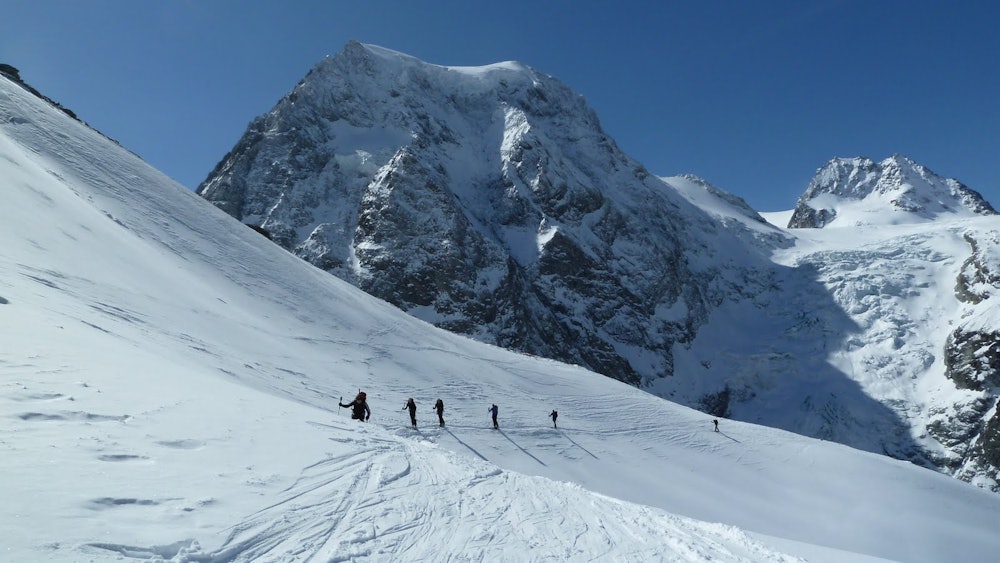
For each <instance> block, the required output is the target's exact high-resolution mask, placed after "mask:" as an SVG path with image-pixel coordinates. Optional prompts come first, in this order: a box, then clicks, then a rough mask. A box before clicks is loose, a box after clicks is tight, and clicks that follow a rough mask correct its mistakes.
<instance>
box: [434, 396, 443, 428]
mask: <svg viewBox="0 0 1000 563" xmlns="http://www.w3.org/2000/svg"><path fill="white" fill-rule="evenodd" d="M434 411H435V412H437V413H438V423H439V424H440V425H441V426H442V427H443V426H444V401H442V400H441V399H438V400H437V402H435V403H434Z"/></svg>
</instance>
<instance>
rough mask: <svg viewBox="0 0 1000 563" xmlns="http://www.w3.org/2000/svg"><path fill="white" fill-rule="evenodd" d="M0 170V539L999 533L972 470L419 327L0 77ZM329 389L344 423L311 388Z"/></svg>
mask: <svg viewBox="0 0 1000 563" xmlns="http://www.w3.org/2000/svg"><path fill="white" fill-rule="evenodd" d="M0 178H2V179H3V184H4V186H5V188H4V190H3V195H4V199H5V201H4V205H3V206H0V225H2V228H3V229H4V233H5V236H4V238H3V240H4V243H3V245H0V267H2V270H3V271H4V272H5V274H6V275H5V276H4V277H3V278H2V280H0V315H2V317H3V324H2V327H3V328H2V331H3V333H2V338H3V342H4V343H5V346H4V347H3V348H2V350H0V418H2V420H4V421H5V423H4V431H3V433H2V434H0V448H2V452H3V455H2V456H0V478H2V482H3V483H4V486H3V499H4V500H5V510H4V511H3V514H2V515H0V529H2V530H4V534H3V538H2V541H0V559H3V560H6V561H106V560H129V559H146V560H166V561H593V560H602V561H799V560H808V561H841V562H843V561H848V562H850V561H881V560H892V561H908V562H919V561H945V560H948V561H987V560H992V559H993V558H994V557H995V556H996V553H997V551H998V548H1000V539H998V535H997V534H996V521H997V517H998V516H1000V496H997V495H993V494H990V493H988V492H985V491H983V490H980V489H978V488H976V487H973V486H970V485H967V484H964V483H961V482H959V481H956V480H954V479H950V478H948V477H946V476H943V475H940V474H937V473H934V472H932V471H928V470H925V469H921V468H918V467H916V466H913V465H910V464H907V463H905V462H901V461H897V460H892V459H889V458H887V457H884V456H879V455H875V454H870V453H866V452H860V451H856V450H852V449H850V448H847V447H845V446H841V445H838V444H833V443H828V442H823V441H818V440H813V439H808V438H804V437H801V436H798V435H795V434H790V433H787V432H783V431H780V430H775V429H772V428H767V427H763V426H755V425H752V424H746V423H740V422H735V421H728V420H721V421H720V425H719V430H720V431H719V432H714V431H713V429H712V424H711V418H710V417H707V416H706V415H704V414H702V413H699V412H696V411H693V410H690V409H687V408H683V407H680V406H678V405H675V404H673V403H671V402H668V401H665V400H662V399H659V398H656V397H654V396H652V395H650V394H647V393H645V392H642V391H640V390H637V389H634V388H632V387H629V386H626V385H624V384H621V383H619V382H616V381H613V380H611V379H608V378H606V377H602V376H598V375H596V374H593V373H590V372H587V371H585V370H583V369H581V368H578V367H574V366H568V365H564V364H559V363H556V362H552V361H546V360H542V359H538V358H532V357H526V356H522V355H517V354H514V353H511V352H507V351H504V350H501V349H498V348H493V347H490V346H486V345H483V344H480V343H477V342H474V341H472V340H469V339H465V338H462V337H459V336H455V335H452V334H449V333H446V332H444V331H441V330H438V329H435V328H433V327H432V326H430V325H427V324H424V323H422V322H420V321H418V320H416V319H414V318H412V317H410V316H408V315H405V314H403V313H402V312H400V311H398V310H396V309H395V308H393V307H391V306H389V305H387V304H385V303H382V302H379V301H376V300H375V299H373V298H371V297H369V296H368V295H366V294H364V293H362V292H360V291H359V290H356V289H354V288H353V287H351V286H349V285H347V284H345V283H343V282H340V281H339V280H337V279H335V278H334V277H333V276H331V275H329V274H326V273H324V272H321V271H319V270H317V269H315V268H313V267H311V266H309V265H308V264H306V263H305V262H303V261H301V260H299V259H298V258H295V257H293V256H292V255H290V254H289V253H287V252H285V251H283V250H281V249H280V248H278V247H277V246H275V245H272V244H271V243H270V242H268V241H267V240H266V239H264V238H263V237H261V236H260V235H258V234H257V233H255V232H253V231H252V230H250V229H248V228H246V227H244V226H242V225H240V224H239V223H238V222H236V221H234V220H232V219H231V218H230V217H229V216H227V215H225V214H224V213H222V212H221V211H219V210H217V209H216V208H214V207H213V206H212V205H210V204H209V203H207V202H205V201H204V200H202V199H201V198H199V197H198V196H196V195H194V194H193V193H191V192H189V191H187V190H185V189H184V188H183V187H181V186H179V185H178V184H176V183H175V182H173V181H171V180H170V179H168V178H166V177H165V176H163V175H162V174H161V173H159V172H158V171H156V170H154V169H152V168H150V167H149V166H148V165H146V164H145V163H143V162H142V161H141V160H140V159H139V158H137V157H136V156H135V155H133V154H131V153H129V152H127V151H126V150H124V149H122V148H121V147H119V146H118V145H116V144H114V143H112V142H110V141H108V140H107V139H105V138H103V137H101V136H100V135H99V134H97V133H96V132H94V131H93V130H90V129H88V128H86V127H85V126H83V125H82V124H80V123H78V122H75V121H72V120H70V119H69V118H68V117H66V116H65V115H64V114H62V113H61V112H59V111H58V110H56V109H54V108H52V107H51V106H49V105H47V104H46V103H45V102H43V101H41V100H39V99H37V98H34V97H32V96H31V95H29V94H27V93H26V92H25V91H23V90H22V89H21V88H20V87H18V86H17V85H15V84H13V83H11V82H9V81H7V80H6V79H2V78H0ZM359 389H364V390H365V391H366V392H367V394H368V397H369V404H370V406H371V408H372V411H373V415H372V418H371V420H370V421H369V422H367V423H363V422H358V421H354V420H351V419H350V416H349V414H348V409H342V408H340V407H339V406H338V403H340V402H341V401H343V402H348V401H350V400H351V399H352V398H353V396H354V394H355V393H356V392H357V391H358V390H359ZM408 397H413V398H414V399H415V400H416V402H417V405H418V408H419V410H418V428H417V429H413V428H411V427H410V425H409V420H408V415H407V414H406V412H405V411H404V410H403V408H402V407H403V404H404V402H405V401H406V399H407V398H408ZM437 398H442V399H443V400H444V403H445V413H444V417H445V420H446V425H445V426H443V427H442V426H438V425H437V421H436V415H434V413H433V412H432V411H431V408H432V405H433V402H434V400H435V399H437ZM492 403H496V404H497V405H499V407H500V415H499V422H500V428H499V429H498V430H494V429H493V428H492V424H491V423H490V422H489V415H488V414H487V412H486V411H487V408H488V407H489V406H490V404H492ZM552 409H557V410H558V411H559V413H560V416H559V419H558V423H559V427H558V428H554V427H553V425H552V422H551V420H550V419H549V418H548V413H549V412H550V411H551V410H552Z"/></svg>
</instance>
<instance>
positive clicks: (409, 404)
mask: <svg viewBox="0 0 1000 563" xmlns="http://www.w3.org/2000/svg"><path fill="white" fill-rule="evenodd" d="M403 408H404V409H410V424H412V425H413V427H414V428H416V427H417V404H416V403H414V402H413V397H410V398H409V399H407V400H406V404H405V405H403Z"/></svg>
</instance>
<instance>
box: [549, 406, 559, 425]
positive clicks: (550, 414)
mask: <svg viewBox="0 0 1000 563" xmlns="http://www.w3.org/2000/svg"><path fill="white" fill-rule="evenodd" d="M549 417H550V418H552V428H559V427H558V426H556V419H557V418H559V413H557V412H556V409H552V412H550V413H549Z"/></svg>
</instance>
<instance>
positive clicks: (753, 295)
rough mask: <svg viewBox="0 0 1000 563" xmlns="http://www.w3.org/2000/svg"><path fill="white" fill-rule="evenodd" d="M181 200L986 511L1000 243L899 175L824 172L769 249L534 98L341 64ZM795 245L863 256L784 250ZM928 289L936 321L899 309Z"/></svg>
mask: <svg viewBox="0 0 1000 563" xmlns="http://www.w3.org/2000/svg"><path fill="white" fill-rule="evenodd" d="M198 193H199V194H200V195H201V196H202V197H204V198H205V199H207V200H208V201H210V202H212V203H213V204H214V205H216V206H217V207H219V208H220V209H222V210H224V211H225V212H226V213H228V214H230V215H232V216H233V217H235V218H236V219H238V220H240V221H242V222H243V223H245V224H247V225H250V226H252V227H254V228H256V229H258V230H260V231H262V232H264V233H266V234H267V235H268V236H269V237H270V238H271V239H272V240H273V241H274V242H275V243H277V244H279V245H281V246H283V247H284V248H286V249H288V250H289V251H291V252H293V253H294V254H296V255H297V256H299V257H301V258H302V259H304V260H307V261H309V262H310V263H312V264H314V265H315V266H317V267H318V268H320V269H323V270H326V271H328V272H330V273H331V274H333V275H336V276H338V277H339V278H342V279H344V280H346V281H348V282H350V283H352V284H354V285H356V286H357V287H359V288H361V289H363V290H365V291H367V292H368V293H370V294H372V295H374V296H376V297H379V298H381V299H383V300H385V301H388V302H389V303H392V304H394V305H396V306H397V307H399V308H401V309H403V310H405V311H407V312H408V313H410V314H411V315H413V316H415V317H417V318H420V319H423V320H426V321H428V322H430V323H433V324H435V325H437V326H439V327H441V328H444V329H447V330H450V331H454V332H457V333H461V334H465V335H468V336H470V337H472V338H475V339H477V340H481V341H484V342H488V343H492V344H496V345H499V346H502V347H505V348H510V349H514V350H518V351H521V352H525V353H528V354H534V355H538V356H543V357H547V358H551V359H555V360H559V361H563V362H568V363H573V364H579V365H583V366H585V367H587V368H589V369H592V370H594V371H596V372H598V373H602V374H605V375H607V376H609V377H613V378H616V379H619V380H622V381H625V382H628V383H631V384H633V385H637V386H641V387H643V388H645V389H647V390H649V391H650V392H652V393H655V394H657V395H660V396H662V397H665V398H669V399H671V400H674V401H677V402H680V403H683V404H686V405H689V406H694V407H697V408H700V409H702V410H704V411H706V412H709V413H711V414H712V415H714V416H725V417H732V418H737V419H741V420H747V421H750V422H755V423H761V424H767V425H771V426H776V427H780V428H784V429H787V430H791V431H794V432H799V433H802V434H805V435H809V436H813V437H820V438H824V439H828V440H834V441H838V442H841V443H844V444H847V445H850V446H853V447H857V448H861V449H865V450H868V451H873V452H877V453H883V454H888V455H891V456H893V457H897V458H901V459H909V460H911V461H913V462H914V463H917V464H920V465H924V466H927V467H933V468H936V469H938V470H942V471H945V472H948V473H950V474H953V475H956V476H958V477H960V478H963V479H965V480H969V481H974V482H976V483H977V484H979V485H981V486H985V487H989V488H993V489H996V488H997V482H996V478H997V468H998V467H1000V415H997V413H996V410H997V409H996V406H995V404H996V397H997V385H998V381H997V380H996V375H995V373H996V371H995V369H996V366H997V365H1000V360H998V359H997V358H1000V350H995V349H994V348H996V347H997V345H996V344H995V343H996V335H997V334H1000V324H998V323H995V322H993V321H991V320H990V319H992V318H993V317H992V316H991V315H990V314H989V311H990V310H991V308H992V304H993V303H992V301H995V300H996V299H991V296H992V295H993V294H994V293H995V292H996V291H1000V281H997V280H996V279H994V278H995V275H994V274H992V272H995V271H1000V251H997V245H998V242H997V241H998V239H1000V235H997V233H998V232H1000V222H997V219H996V216H995V212H994V211H993V209H992V207H990V205H989V204H988V203H987V202H986V201H985V200H983V199H982V197H980V196H979V194H977V193H976V192H974V191H972V190H971V189H969V188H967V187H965V186H964V185H962V184H961V183H959V182H957V181H955V180H947V179H943V178H941V177H939V176H937V175H935V174H934V173H932V172H930V171H929V170H927V169H926V168H924V167H922V166H920V165H919V164H916V163H914V162H912V161H911V160H909V159H907V158H905V157H902V156H898V155H897V156H893V157H891V158H889V159H887V160H885V161H883V162H881V163H875V162H873V161H871V160H869V159H834V160H832V161H831V162H830V163H829V164H827V165H826V166H825V167H824V168H822V169H820V170H819V171H818V172H817V175H816V177H815V179H814V180H813V182H812V183H811V184H810V185H809V187H808V189H807V190H806V193H805V194H804V195H803V196H802V198H800V200H799V202H798V205H797V207H796V209H795V211H794V213H793V214H792V216H791V221H790V224H789V227H790V229H781V228H778V227H775V226H774V225H771V224H770V223H768V222H767V221H765V220H764V219H763V218H762V217H761V215H760V214H758V213H757V212H756V211H754V210H753V209H751V208H750V207H749V206H748V205H746V203H745V202H743V201H742V200H740V199H739V198H737V197H735V196H732V195H730V194H727V193H725V192H724V191H722V190H720V189H718V188H715V187H713V186H711V185H709V184H708V183H707V182H705V181H703V180H700V179H698V178H696V177H692V176H679V177H672V178H658V177H656V176H654V175H652V174H650V173H649V172H648V171H647V170H646V169H645V168H644V167H643V166H642V165H641V164H640V163H638V162H636V161H635V160H633V159H632V158H630V157H629V156H627V155H626V154H624V153H623V152H622V151H621V150H620V149H619V148H618V147H617V146H616V144H615V142H614V141H613V140H612V139H611V138H610V137H608V135H607V134H606V133H605V132H604V131H603V130H602V129H601V126H600V123H599V120H598V118H597V116H596V115H595V113H594V112H593V110H591V109H590V108H589V107H588V106H587V104H586V102H585V101H584V99H583V98H582V97H581V96H580V95H578V94H576V93H574V92H573V91H572V90H570V89H569V88H568V87H567V86H565V85H563V84H562V83H560V82H559V81H557V80H556V79H554V78H552V77H551V76H548V75H545V74H543V73H540V72H538V71H536V70H534V69H532V68H530V67H528V66H525V65H523V64H520V63H514V62H507V63H499V64H494V65H489V66H483V67H445V66H437V65H432V64H428V63H424V62H422V61H419V60H417V59H415V58H413V57H409V56H407V55H404V54H401V53H398V52H395V51H390V50H387V49H383V48H380V47H375V46H371V45H363V44H361V43H357V42H351V43H349V44H348V45H347V46H346V47H345V48H344V50H343V51H342V52H341V53H339V54H337V55H336V56H333V57H328V58H325V59H324V60H322V61H320V62H319V64H317V65H316V67H314V68H313V69H312V70H311V71H310V72H309V73H308V74H307V75H306V77H305V78H303V80H302V81H301V82H300V83H299V84H298V85H297V86H296V87H295V88H294V89H293V90H292V91H291V92H290V93H289V94H288V95H286V96H285V97H284V98H282V99H281V100H280V101H279V102H278V103H277V105H276V106H275V107H274V108H273V109H272V110H271V111H269V112H268V113H266V114H264V115H262V116H260V117H258V118H256V119H254V120H253V121H252V122H251V124H250V125H249V127H248V128H247V131H246V132H245V134H244V135H243V137H242V138H241V139H240V140H239V141H238V142H237V144H236V146H235V147H234V148H233V149H232V151H230V153H229V154H227V155H226V156H225V157H224V158H223V159H222V161H221V162H219V164H218V165H217V166H216V168H215V170H213V171H212V172H211V174H210V175H209V176H208V178H207V179H206V180H205V182H203V183H202V185H201V186H199V188H198ZM977 220H979V221H987V223H981V222H980V223H975V226H970V225H969V222H975V221H977ZM939 224H940V225H942V226H941V227H940V228H936V229H932V232H933V234H926V235H920V234H917V233H914V232H911V231H906V228H907V225H909V226H913V225H939ZM867 225H875V226H877V227H879V228H867V227H866V226H867ZM886 225H890V226H892V227H893V228H899V229H903V231H905V232H903V231H900V232H899V233H896V231H892V232H889V231H887V230H885V229H882V228H881V227H883V226H886ZM806 227H809V228H812V231H814V232H816V233H817V236H820V237H822V236H824V233H826V232H827V231H829V233H830V236H831V237H833V238H832V239H831V240H837V236H838V235H837V234H836V232H837V231H838V229H839V228H841V227H848V231H850V232H852V233H857V232H862V231H863V232H868V233H870V234H871V236H872V237H874V238H873V239H872V240H873V242H872V243H871V244H867V245H861V246H857V247H853V248H834V247H836V246H837V245H835V244H834V245H828V246H823V247H822V248H819V249H818V250H815V251H799V250H796V248H797V246H796V245H797V243H796V240H797V238H796V234H795V233H796V231H797V230H801V229H802V228H806ZM848 231H844V230H841V231H840V232H841V233H844V232H848ZM943 239H947V240H949V241H952V240H953V239H957V240H958V241H959V242H960V243H961V244H960V245H956V246H961V247H962V248H965V249H967V250H968V252H967V253H965V254H962V255H961V256H953V255H946V254H942V253H941V251H940V250H939V248H940V245H939V244H938V243H939V242H940V240H943ZM963 241H964V242H963ZM901 249H902V250H901ZM782 256H784V257H785V258H782ZM887 268H888V270H890V273H889V274H887V273H886V269H887ZM928 268H931V269H933V270H934V272H937V273H940V275H937V276H936V277H933V279H934V280H950V282H948V283H947V284H944V283H943V282H941V283H942V285H935V284H936V283H938V282H937V281H935V282H933V283H932V282H928V281H925V280H924V278H922V277H920V275H919V274H917V273H914V272H920V271H923V270H925V269H928ZM893 275H896V276H898V279H897V278H894V277H892V276H893ZM908 284H910V285H916V286H917V287H910V285H908ZM936 292H943V293H944V295H943V297H942V299H944V302H946V303H947V308H946V310H941V311H938V310H935V314H933V315H932V314H927V315H923V316H921V315H919V314H917V313H915V312H914V311H915V310H917V309H915V308H914V307H913V306H912V305H914V303H917V304H919V303H921V301H920V300H921V299H924V298H927V297H928V296H929V295H932V294H935V293H936ZM974 319H978V321H975V322H974ZM942 327H944V328H942ZM983 350H987V351H988V353H985V354H984V353H982V351H983ZM886 381H891V385H887V384H885V382H886ZM935 386H936V387H935ZM930 387H935V388H943V389H945V391H942V392H940V393H931V392H929V391H927V389H928V388H930Z"/></svg>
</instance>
